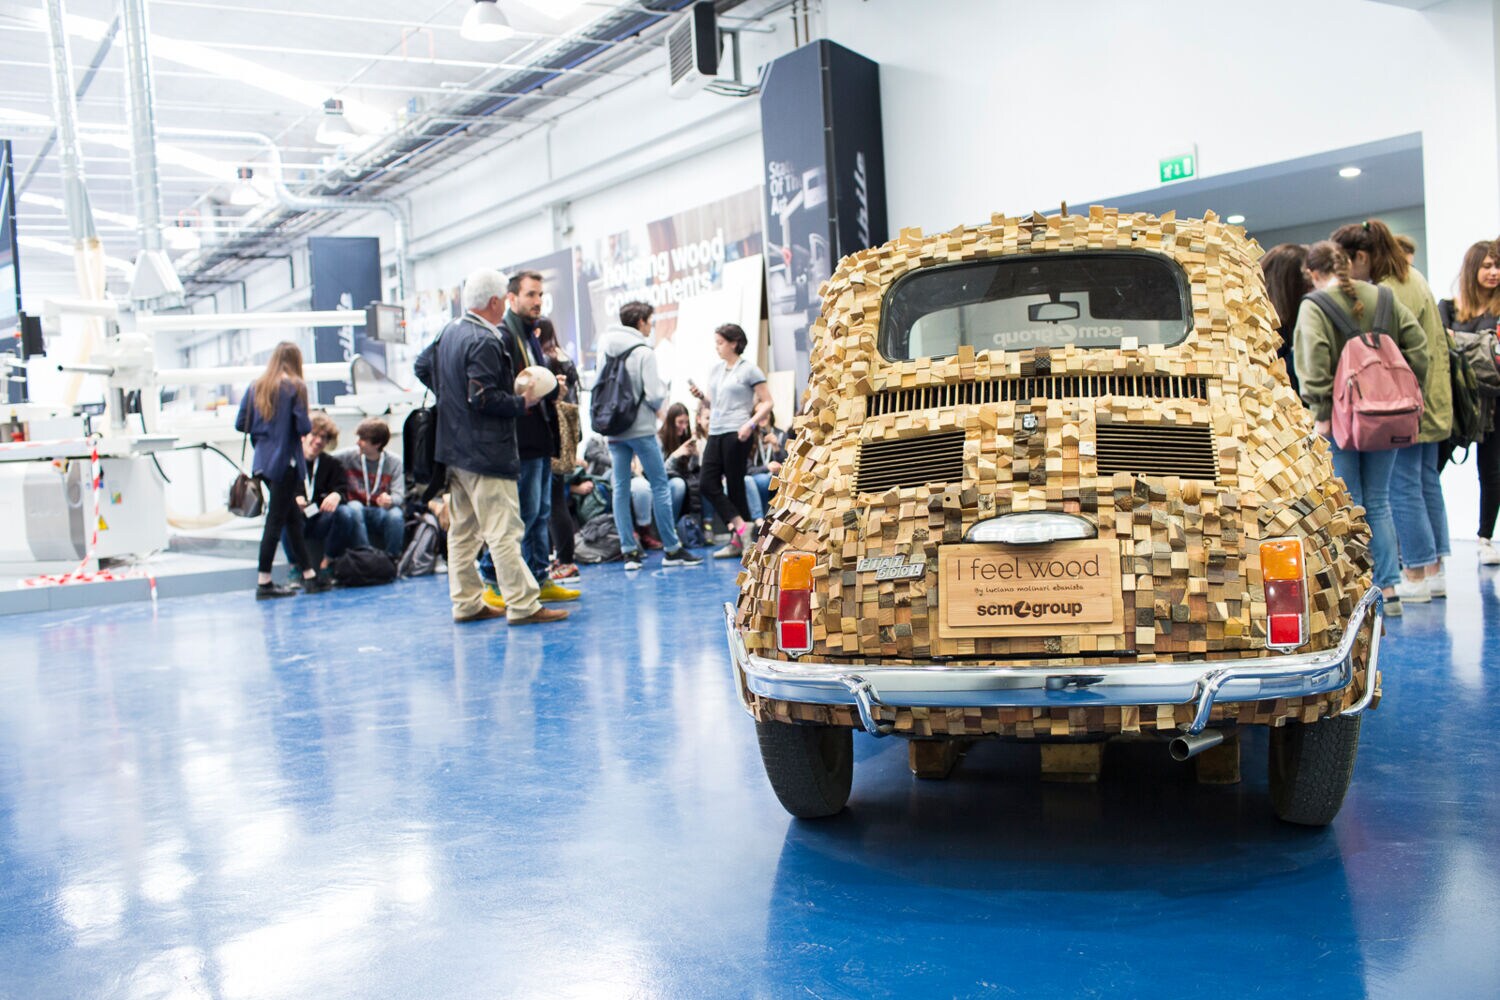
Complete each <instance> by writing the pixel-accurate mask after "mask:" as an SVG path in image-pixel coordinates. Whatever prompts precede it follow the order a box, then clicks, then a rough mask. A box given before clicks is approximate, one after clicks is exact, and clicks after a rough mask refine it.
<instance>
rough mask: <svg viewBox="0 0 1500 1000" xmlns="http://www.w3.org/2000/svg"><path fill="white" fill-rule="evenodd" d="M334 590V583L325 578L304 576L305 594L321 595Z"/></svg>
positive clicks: (303, 587)
mask: <svg viewBox="0 0 1500 1000" xmlns="http://www.w3.org/2000/svg"><path fill="white" fill-rule="evenodd" d="M332 589H333V581H332V580H330V579H328V578H327V577H324V576H304V577H303V578H302V592H303V593H304V594H321V593H323V591H325V590H332Z"/></svg>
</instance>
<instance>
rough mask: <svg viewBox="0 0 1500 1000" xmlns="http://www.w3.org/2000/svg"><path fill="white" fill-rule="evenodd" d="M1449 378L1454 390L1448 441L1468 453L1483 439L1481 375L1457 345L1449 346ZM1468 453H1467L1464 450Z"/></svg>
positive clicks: (1455, 447)
mask: <svg viewBox="0 0 1500 1000" xmlns="http://www.w3.org/2000/svg"><path fill="white" fill-rule="evenodd" d="M1448 380H1449V382H1450V384H1451V385H1452V390H1453V430H1452V431H1451V432H1449V434H1448V441H1449V443H1450V444H1452V445H1453V448H1454V450H1455V451H1456V450H1457V449H1459V448H1462V449H1464V451H1465V452H1466V453H1467V451H1468V449H1469V447H1470V446H1471V445H1476V444H1478V443H1479V442H1480V441H1482V440H1484V432H1485V426H1484V418H1483V410H1482V404H1481V402H1480V399H1479V376H1478V375H1476V374H1475V373H1474V367H1473V366H1472V365H1471V364H1469V359H1468V358H1467V357H1465V356H1464V353H1463V352H1462V351H1460V350H1458V349H1457V348H1456V347H1450V348H1448ZM1465 457H1467V454H1465Z"/></svg>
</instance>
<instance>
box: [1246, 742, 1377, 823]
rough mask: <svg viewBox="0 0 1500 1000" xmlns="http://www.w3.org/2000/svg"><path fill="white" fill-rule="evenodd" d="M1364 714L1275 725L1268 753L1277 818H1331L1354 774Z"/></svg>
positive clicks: (1303, 820)
mask: <svg viewBox="0 0 1500 1000" xmlns="http://www.w3.org/2000/svg"><path fill="white" fill-rule="evenodd" d="M1361 718H1362V716H1359V715H1349V716H1344V715H1336V716H1334V717H1332V718H1330V719H1323V720H1322V721H1320V722H1307V723H1302V722H1289V723H1287V724H1286V725H1284V726H1280V727H1278V728H1275V729H1272V730H1271V745H1270V753H1269V754H1268V755H1267V758H1268V766H1269V770H1270V777H1271V806H1272V808H1273V809H1275V810H1276V815H1277V817H1279V818H1280V819H1283V820H1286V821H1287V822H1288V823H1299V824H1301V825H1303V826H1327V825H1328V824H1329V823H1332V822H1333V818H1334V817H1335V816H1337V815H1338V814H1339V807H1341V806H1342V805H1343V804H1344V795H1345V793H1347V792H1348V791H1349V782H1350V780H1351V779H1352V778H1353V777H1354V758H1355V756H1356V755H1357V754H1358V753H1359V723H1360V719H1361Z"/></svg>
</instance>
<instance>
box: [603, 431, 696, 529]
mask: <svg viewBox="0 0 1500 1000" xmlns="http://www.w3.org/2000/svg"><path fill="white" fill-rule="evenodd" d="M609 454H610V458H612V459H613V460H614V468H613V469H611V470H610V471H611V473H612V478H613V480H614V489H613V490H612V491H611V492H612V493H613V494H614V498H615V502H614V504H613V507H614V513H615V530H616V531H618V532H619V533H620V548H621V549H623V550H624V551H626V552H629V551H630V550H631V549H633V548H635V547H636V542H635V525H633V524H632V523H631V521H632V520H633V519H632V517H631V514H630V503H629V498H630V460H631V458H638V459H640V460H641V472H642V473H643V474H644V475H645V477H646V482H648V483H650V484H651V501H652V506H653V507H654V508H655V510H656V533H657V534H658V535H660V536H661V544H662V546H663V547H664V548H665V549H666V550H667V551H668V552H675V551H677V550H678V549H679V548H681V547H682V543H681V542H679V541H678V540H677V522H676V521H675V520H673V518H672V489H671V487H670V486H668V485H667V467H666V465H664V464H663V463H662V460H661V445H659V444H657V442H656V435H655V434H646V435H643V436H641V437H634V438H624V439H611V440H610V442H609Z"/></svg>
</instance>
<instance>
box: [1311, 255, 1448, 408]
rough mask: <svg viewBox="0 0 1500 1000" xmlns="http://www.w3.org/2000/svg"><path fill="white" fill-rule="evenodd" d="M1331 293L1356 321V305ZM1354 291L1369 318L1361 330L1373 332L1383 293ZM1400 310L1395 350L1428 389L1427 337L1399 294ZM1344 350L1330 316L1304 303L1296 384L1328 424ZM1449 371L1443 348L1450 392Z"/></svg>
mask: <svg viewBox="0 0 1500 1000" xmlns="http://www.w3.org/2000/svg"><path fill="white" fill-rule="evenodd" d="M1328 292H1329V293H1330V294H1331V295H1332V296H1333V297H1334V298H1335V299H1336V300H1337V301H1338V303H1339V304H1340V305H1341V306H1343V307H1344V308H1345V309H1347V310H1349V312H1350V314H1351V316H1352V314H1353V311H1354V305H1353V303H1352V302H1350V301H1349V299H1348V297H1347V296H1346V295H1344V293H1343V292H1341V291H1339V288H1338V286H1337V285H1333V286H1331V287H1330V288H1329V289H1328ZM1354 292H1355V294H1356V295H1358V296H1359V301H1360V302H1361V303H1362V304H1363V305H1364V307H1365V311H1364V313H1363V314H1362V315H1361V316H1360V317H1359V321H1358V326H1359V329H1360V330H1361V331H1362V332H1368V331H1369V329H1370V327H1372V326H1373V325H1374V324H1375V299H1376V298H1377V297H1378V296H1379V294H1380V293H1379V291H1378V290H1377V289H1376V288H1375V286H1374V285H1372V284H1369V283H1368V282H1364V281H1356V282H1355V283H1354ZM1395 307H1396V308H1395V318H1394V319H1393V320H1392V322H1393V323H1394V324H1395V326H1396V329H1395V330H1393V331H1392V336H1394V337H1395V338H1396V346H1398V347H1400V348H1401V356H1402V357H1404V358H1406V363H1407V364H1409V365H1411V370H1412V374H1413V375H1415V376H1416V377H1417V382H1418V383H1420V384H1422V385H1426V376H1427V372H1428V364H1427V335H1426V334H1425V333H1424V332H1423V331H1422V327H1421V326H1419V325H1418V324H1417V318H1416V317H1415V316H1413V315H1412V314H1411V310H1409V309H1407V308H1406V306H1404V305H1402V304H1401V296H1400V295H1399V294H1397V296H1396V302H1395ZM1343 350H1344V341H1343V339H1342V338H1341V337H1340V336H1339V335H1338V331H1337V330H1335V329H1334V326H1333V324H1332V323H1331V322H1329V320H1328V317H1327V316H1325V315H1323V310H1321V309H1319V308H1318V307H1317V305H1315V304H1314V303H1312V302H1310V301H1308V300H1306V299H1304V300H1303V301H1302V307H1301V308H1300V309H1298V310H1297V326H1296V328H1295V329H1294V330H1293V331H1292V354H1293V356H1294V357H1295V358H1296V361H1297V379H1298V382H1299V383H1300V386H1299V388H1300V390H1301V392H1302V401H1303V402H1304V403H1306V404H1307V408H1308V409H1310V410H1312V411H1313V415H1314V416H1315V417H1317V419H1319V420H1328V419H1331V418H1332V416H1333V376H1334V373H1335V372H1337V371H1338V367H1339V355H1340V354H1341V353H1342V352H1343ZM1447 370H1448V351H1447V349H1446V348H1444V350H1443V371H1444V373H1445V374H1444V376H1443V389H1444V392H1445V393H1446V391H1447V388H1448V382H1447V375H1446V372H1447ZM1444 398H1446V396H1445V397H1444ZM1450 419H1451V414H1450ZM1422 420H1423V426H1424V427H1425V426H1426V420H1427V418H1426V417H1425V416H1424V417H1423V418H1422Z"/></svg>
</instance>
